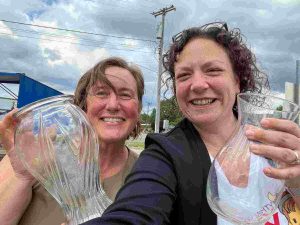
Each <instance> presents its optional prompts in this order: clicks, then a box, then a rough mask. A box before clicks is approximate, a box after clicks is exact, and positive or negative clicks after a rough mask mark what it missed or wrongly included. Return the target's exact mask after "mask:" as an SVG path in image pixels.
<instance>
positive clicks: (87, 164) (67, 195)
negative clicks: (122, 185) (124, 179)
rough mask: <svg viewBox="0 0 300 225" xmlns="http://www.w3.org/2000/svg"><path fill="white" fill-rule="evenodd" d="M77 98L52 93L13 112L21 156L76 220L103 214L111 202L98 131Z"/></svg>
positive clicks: (25, 165)
mask: <svg viewBox="0 0 300 225" xmlns="http://www.w3.org/2000/svg"><path fill="white" fill-rule="evenodd" d="M72 102H73V97H72V96H68V95H61V96H55V97H50V98H46V99H43V100H40V101H37V102H34V103H32V104H30V105H27V106H24V107H23V108H21V109H20V110H19V111H18V112H16V113H15V114H14V116H15V117H16V118H17V119H18V121H19V122H18V124H17V128H16V132H15V150H16V152H17V154H18V156H19V158H20V160H21V161H22V163H23V164H24V167H25V168H26V169H27V170H28V171H29V172H30V173H31V174H32V175H33V176H34V177H35V178H36V179H37V180H38V181H39V182H40V183H41V184H42V185H43V186H44V187H45V189H46V190H47V191H48V192H49V193H50V194H51V195H52V196H53V197H54V198H55V199H56V200H57V202H58V203H59V205H60V206H61V207H62V209H63V211H64V213H65V215H66V218H67V220H68V224H70V225H75V224H79V223H83V222H85V221H87V220H90V219H92V218H95V217H98V216H101V214H102V213H103V211H104V210H105V209H106V208H107V206H108V205H110V204H111V201H110V199H109V198H108V197H107V196H106V194H105V192H104V191H103V190H102V189H101V186H100V182H99V167H98V165H99V163H98V155H99V144H98V136H97V135H96V133H95V132H94V130H93V128H92V126H91V125H90V123H89V121H88V120H87V118H86V116H85V113H84V112H83V111H82V110H81V109H80V108H79V107H77V106H76V105H74V104H73V103H72Z"/></svg>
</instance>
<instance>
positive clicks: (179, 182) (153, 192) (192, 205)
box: [85, 23, 300, 225]
mask: <svg viewBox="0 0 300 225" xmlns="http://www.w3.org/2000/svg"><path fill="white" fill-rule="evenodd" d="M164 66H165V68H166V70H167V71H168V72H169V73H170V80H171V81H172V83H173V87H174V94H175V95H176V100H177V103H178V106H179V108H180V110H181V112H182V114H183V115H184V117H185V118H184V119H183V120H182V121H181V122H180V123H178V124H177V125H176V126H175V128H174V129H172V130H171V131H169V132H168V133H165V134H152V135H148V136H147V138H146V149H145V150H144V151H143V152H142V154H141V155H140V158H139V159H138V160H137V162H136V164H135V166H134V168H133V170H132V172H131V173H130V175H129V176H128V177H127V180H126V181H125V185H124V186H123V187H122V189H121V190H120V192H119V193H118V195H117V198H116V201H115V203H114V204H112V205H111V206H110V207H109V208H108V209H107V210H106V212H105V213H104V215H103V216H102V217H101V218H97V219H94V220H92V221H90V222H87V223H85V224H89V225H92V224H93V225H95V224H173V225H174V224H178V225H183V224H187V225H200V224H202V225H215V224H218V225H221V224H222V225H223V224H226V222H225V221H223V220H220V219H217V216H216V215H215V214H214V213H213V212H212V211H211V209H210V208H209V206H208V203H207V199H206V183H207V177H208V171H209V168H210V165H211V159H212V158H214V157H215V156H216V155H217V153H218V152H219V150H220V149H221V148H222V146H224V145H225V143H226V142H227V141H228V139H229V138H230V137H231V135H232V134H233V132H234V131H235V129H236V128H237V126H238V120H237V117H238V115H237V112H236V109H235V105H236V96H237V94H238V93H241V92H248V91H250V92H262V91H263V90H264V89H265V88H266V89H267V88H268V80H267V78H266V76H265V75H264V74H263V73H261V72H260V71H259V70H258V68H257V66H256V60H255V57H254V55H253V53H252V52H251V51H250V49H249V48H248V47H247V46H246V45H245V43H244V42H243V39H242V37H241V34H240V32H239V30H237V29H234V30H231V31H229V30H228V27H227V24H226V23H211V24H206V25H204V26H202V27H196V28H190V29H186V30H184V31H182V32H180V33H179V34H177V35H175V36H174V37H173V43H172V44H171V46H170V50H169V51H168V53H167V54H166V55H165V57H164ZM261 125H262V128H264V129H254V128H252V129H251V130H247V131H246V135H247V137H248V138H249V139H251V140H254V141H258V142H261V143H262V144H261V145H260V148H254V147H253V148H251V150H252V151H253V152H254V153H255V154H259V155H263V156H265V157H268V158H272V159H274V160H276V161H281V162H284V163H285V164H287V167H286V168H281V169H275V168H265V169H264V172H265V174H266V175H267V176H269V177H273V178H277V179H286V180H287V181H288V183H289V184H291V183H293V184H297V185H296V186H294V187H300V182H299V176H300V167H299V164H295V162H297V163H298V162H299V160H298V157H297V155H298V152H299V150H300V139H299V138H300V129H299V128H298V126H297V125H296V124H295V123H293V122H291V121H284V120H280V119H264V120H262V122H261ZM283 136H284V137H285V138H286V139H288V140H286V141H282V137H283ZM295 152H296V153H295ZM298 191H299V192H298V194H296V195H294V199H295V200H296V201H297V200H298V201H299V193H300V188H299V189H298ZM298 203H299V202H298ZM276 215H277V217H276V218H275V217H274V220H276V221H279V220H277V219H278V213H277V214H276ZM276 221H275V222H276ZM271 224H273V219H271ZM277 224H279V223H277ZM280 224H288V223H280Z"/></svg>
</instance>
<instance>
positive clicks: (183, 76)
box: [176, 73, 189, 80]
mask: <svg viewBox="0 0 300 225" xmlns="http://www.w3.org/2000/svg"><path fill="white" fill-rule="evenodd" d="M188 77H189V74H188V73H181V74H178V75H177V77H176V79H177V80H187V79H188Z"/></svg>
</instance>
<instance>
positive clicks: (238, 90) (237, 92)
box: [234, 75, 241, 94]
mask: <svg viewBox="0 0 300 225" xmlns="http://www.w3.org/2000/svg"><path fill="white" fill-rule="evenodd" d="M234 78H235V82H236V83H235V87H236V94H239V93H240V92H241V88H240V85H241V82H240V78H239V77H238V76H236V75H235V76H234Z"/></svg>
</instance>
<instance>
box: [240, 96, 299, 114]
mask: <svg viewBox="0 0 300 225" xmlns="http://www.w3.org/2000/svg"><path fill="white" fill-rule="evenodd" d="M250 95H252V96H260V97H268V98H274V99H277V100H281V101H285V102H287V103H289V104H291V105H293V106H295V108H294V110H292V111H286V110H276V109H272V108H270V107H269V108H267V107H263V106H261V108H264V109H271V110H274V111H277V112H287V113H288V112H298V113H299V112H300V106H299V105H298V104H296V103H294V102H292V101H290V100H287V99H285V98H281V97H277V96H274V95H268V94H260V93H250V92H247V93H239V94H238V95H237V99H238V100H242V101H245V100H244V99H243V98H241V97H242V96H250ZM249 104H251V105H253V104H252V103H249Z"/></svg>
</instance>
